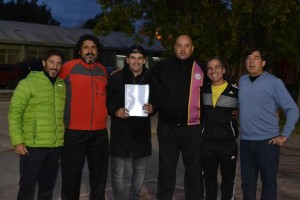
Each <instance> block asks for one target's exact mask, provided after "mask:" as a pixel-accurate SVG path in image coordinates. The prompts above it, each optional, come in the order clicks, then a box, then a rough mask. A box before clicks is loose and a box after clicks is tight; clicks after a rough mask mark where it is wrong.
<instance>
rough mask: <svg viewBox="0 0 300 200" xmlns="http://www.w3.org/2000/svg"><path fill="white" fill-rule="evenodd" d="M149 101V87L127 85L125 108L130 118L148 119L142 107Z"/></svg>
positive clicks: (146, 85)
mask: <svg viewBox="0 0 300 200" xmlns="http://www.w3.org/2000/svg"><path fill="white" fill-rule="evenodd" d="M148 101H149V85H148V84H145V85H136V84H125V108H127V109H128V110H129V116H138V117H147V116H148V113H146V112H145V111H144V110H143V109H142V107H143V105H144V104H145V103H148Z"/></svg>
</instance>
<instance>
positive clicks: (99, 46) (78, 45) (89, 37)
mask: <svg viewBox="0 0 300 200" xmlns="http://www.w3.org/2000/svg"><path fill="white" fill-rule="evenodd" d="M86 40H91V41H93V42H94V43H95V44H96V46H97V50H98V53H100V51H101V49H102V44H101V43H100V41H99V39H98V38H97V37H96V36H94V35H92V34H85V35H82V36H80V38H79V39H78V41H77V43H76V45H75V49H74V58H79V56H80V55H79V51H80V49H81V46H82V44H83V42H84V41H86ZM98 59H99V58H98Z"/></svg>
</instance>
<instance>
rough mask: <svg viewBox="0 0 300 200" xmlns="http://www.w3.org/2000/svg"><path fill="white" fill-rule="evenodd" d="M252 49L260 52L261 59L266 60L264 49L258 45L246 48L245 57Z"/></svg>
mask: <svg viewBox="0 0 300 200" xmlns="http://www.w3.org/2000/svg"><path fill="white" fill-rule="evenodd" d="M254 51H258V52H259V54H260V57H261V59H262V60H263V61H267V54H266V52H265V51H264V50H262V49H261V48H258V47H252V48H250V49H249V50H248V52H247V53H246V56H245V57H246V58H247V56H249V55H250V54H252V53H253V52H254Z"/></svg>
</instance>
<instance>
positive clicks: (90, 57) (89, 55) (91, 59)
mask: <svg viewBox="0 0 300 200" xmlns="http://www.w3.org/2000/svg"><path fill="white" fill-rule="evenodd" d="M82 60H84V62H86V63H87V64H93V63H95V62H96V55H95V54H93V53H87V54H86V55H85V57H84V58H82Z"/></svg>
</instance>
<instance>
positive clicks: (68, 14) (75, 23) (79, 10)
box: [38, 0, 101, 27]
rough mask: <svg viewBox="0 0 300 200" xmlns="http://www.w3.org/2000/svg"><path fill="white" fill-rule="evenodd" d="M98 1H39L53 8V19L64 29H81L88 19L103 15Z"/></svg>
mask: <svg viewBox="0 0 300 200" xmlns="http://www.w3.org/2000/svg"><path fill="white" fill-rule="evenodd" d="M96 1H97V0H39V1H38V4H42V3H43V2H45V3H46V4H47V5H48V8H51V13H52V17H53V18H54V19H55V20H57V21H59V22H60V23H61V24H60V26H63V27H80V26H81V25H82V24H83V23H84V22H85V21H86V20H87V19H91V18H94V17H95V16H96V15H97V14H100V13H101V8H100V5H99V4H97V2H96Z"/></svg>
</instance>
